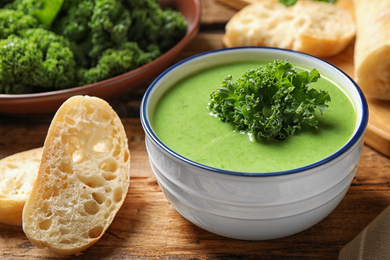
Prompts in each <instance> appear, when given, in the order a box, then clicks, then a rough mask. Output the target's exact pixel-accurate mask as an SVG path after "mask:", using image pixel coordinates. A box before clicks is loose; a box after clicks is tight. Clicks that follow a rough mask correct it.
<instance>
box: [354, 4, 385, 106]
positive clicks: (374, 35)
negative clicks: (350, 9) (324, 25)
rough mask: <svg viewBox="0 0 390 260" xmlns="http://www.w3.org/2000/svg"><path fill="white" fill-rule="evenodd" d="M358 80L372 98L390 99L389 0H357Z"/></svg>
mask: <svg viewBox="0 0 390 260" xmlns="http://www.w3.org/2000/svg"><path fill="white" fill-rule="evenodd" d="M355 12H356V13H355V17H356V23H357V36H356V42H355V54H354V63H355V80H356V82H357V84H358V85H359V86H360V87H361V89H362V90H363V92H364V94H365V95H366V96H367V97H370V98H376V99H382V100H390V1H388V0H387V1H382V0H372V1H363V0H356V1H355Z"/></svg>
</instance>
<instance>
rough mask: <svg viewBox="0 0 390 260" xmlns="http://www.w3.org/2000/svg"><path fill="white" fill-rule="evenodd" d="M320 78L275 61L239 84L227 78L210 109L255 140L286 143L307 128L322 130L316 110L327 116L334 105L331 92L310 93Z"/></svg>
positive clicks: (317, 74)
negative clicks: (277, 140) (311, 86)
mask: <svg viewBox="0 0 390 260" xmlns="http://www.w3.org/2000/svg"><path fill="white" fill-rule="evenodd" d="M319 78H320V74H319V73H318V71H317V70H315V69H313V70H312V71H311V72H310V73H309V72H307V71H302V72H297V71H296V70H295V68H294V67H293V66H292V65H291V64H290V63H289V62H288V61H279V60H275V61H274V62H272V63H269V64H267V65H266V66H264V67H260V68H259V69H250V70H248V71H246V72H245V73H244V74H243V75H242V76H241V78H239V79H238V80H237V81H233V80H232V76H231V75H229V76H227V77H226V78H225V79H224V80H223V82H222V86H221V87H220V88H218V89H216V90H215V91H213V93H211V96H210V103H209V109H210V111H211V112H212V113H213V114H214V115H215V116H216V117H218V118H219V119H220V120H221V121H223V122H229V123H232V124H233V125H234V127H235V129H236V130H237V131H242V132H246V133H248V134H250V135H251V136H252V138H253V139H255V140H261V139H262V138H265V139H269V138H275V139H280V140H283V139H286V138H287V137H289V136H291V135H293V134H294V132H295V131H297V130H299V129H301V128H302V126H304V125H306V126H309V127H314V128H317V127H318V119H317V117H316V116H315V111H316V108H317V109H319V111H320V112H321V114H323V113H324V112H325V110H326V108H327V107H328V105H327V104H326V103H327V102H329V101H330V96H329V94H328V92H326V91H319V90H316V89H314V88H310V89H309V85H310V84H311V83H314V82H316V81H317V80H318V79H319Z"/></svg>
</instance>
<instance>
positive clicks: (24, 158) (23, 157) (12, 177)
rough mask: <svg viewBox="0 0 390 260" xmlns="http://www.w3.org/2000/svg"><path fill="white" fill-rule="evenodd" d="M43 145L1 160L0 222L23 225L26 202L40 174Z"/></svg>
mask: <svg viewBox="0 0 390 260" xmlns="http://www.w3.org/2000/svg"><path fill="white" fill-rule="evenodd" d="M41 157H42V147H40V148H35V149H31V150H27V151H24V152H20V153H16V154H13V155H10V156H8V157H5V158H3V159H1V160H0V222H1V223H5V224H8V225H17V226H21V225H22V212H23V207H24V204H25V203H26V200H27V198H28V196H29V195H30V192H31V189H32V187H33V185H34V182H35V180H36V178H37V175H38V168H39V164H40V162H41Z"/></svg>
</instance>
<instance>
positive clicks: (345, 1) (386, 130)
mask: <svg viewBox="0 0 390 260" xmlns="http://www.w3.org/2000/svg"><path fill="white" fill-rule="evenodd" d="M217 1H218V2H220V3H222V4H225V5H227V6H230V7H232V8H234V9H236V10H240V9H242V8H243V7H245V6H247V5H249V4H252V3H255V2H258V1H261V0H217ZM275 1H276V0H275ZM353 1H354V0H338V1H337V3H336V5H338V6H340V7H342V8H345V9H346V10H348V11H350V12H351V13H352V15H353V16H354V4H353ZM353 50H354V48H353V43H352V44H351V46H349V47H348V48H347V50H346V51H344V52H342V53H341V54H340V55H337V56H335V57H331V58H327V59H326V60H327V61H329V62H331V63H333V64H334V65H336V66H338V67H339V68H340V69H342V70H344V71H345V72H346V73H347V74H348V75H349V76H350V77H352V78H353V74H354V67H353V66H354V65H353ZM368 107H369V122H368V127H367V131H366V133H365V136H364V141H365V143H366V144H367V145H369V146H371V147H372V148H374V149H375V150H377V151H378V152H380V153H382V154H384V155H386V156H389V157H390V101H389V102H387V101H379V100H370V99H369V100H368Z"/></svg>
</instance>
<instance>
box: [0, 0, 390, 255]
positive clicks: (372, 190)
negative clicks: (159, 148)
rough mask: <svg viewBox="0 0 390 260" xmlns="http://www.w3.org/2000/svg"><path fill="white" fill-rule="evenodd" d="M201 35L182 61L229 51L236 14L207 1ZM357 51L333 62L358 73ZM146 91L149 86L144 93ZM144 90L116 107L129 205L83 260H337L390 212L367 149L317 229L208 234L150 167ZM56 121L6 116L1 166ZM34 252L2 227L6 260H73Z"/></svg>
mask: <svg viewBox="0 0 390 260" xmlns="http://www.w3.org/2000/svg"><path fill="white" fill-rule="evenodd" d="M202 8H203V12H202V26H201V31H200V33H199V35H198V36H197V37H196V38H195V39H194V41H193V42H192V43H191V44H190V46H188V48H186V49H185V50H184V52H183V53H182V54H181V56H180V57H179V60H180V59H183V58H186V57H188V56H191V55H194V54H197V53H200V52H204V51H208V50H213V49H218V48H222V42H221V38H222V35H223V29H224V25H225V23H226V22H227V21H228V19H229V18H230V17H231V16H232V15H233V14H234V12H235V9H232V8H230V7H227V6H226V5H222V4H221V3H219V2H218V1H216V0H202ZM352 54H353V44H351V45H350V46H349V47H348V48H347V49H346V50H345V51H344V52H343V53H341V54H340V55H338V56H337V57H333V58H330V59H328V61H329V62H332V63H333V64H335V65H337V66H339V67H340V68H341V69H343V70H344V71H346V73H348V74H350V75H352V73H353V60H352ZM145 88H146V86H145ZM145 88H139V89H137V90H135V91H134V92H132V93H130V94H129V95H127V96H125V97H123V98H121V99H120V100H112V101H110V103H111V104H112V105H113V107H114V109H115V110H116V111H117V112H118V114H119V115H120V116H121V118H122V122H123V124H124V126H125V130H126V133H127V136H128V139H129V147H130V150H131V183H130V188H129V191H128V194H127V197H126V200H125V203H124V205H123V206H122V208H121V209H120V211H119V212H118V214H117V216H116V218H115V219H114V221H113V223H112V225H111V226H110V227H109V228H108V230H107V232H106V233H105V234H104V236H103V237H102V238H101V239H100V240H99V241H98V242H97V243H96V244H95V245H93V246H92V247H90V248H88V249H87V250H86V251H85V252H84V253H83V254H82V255H81V256H78V257H77V258H78V259H276V260H277V259H321V260H322V259H337V256H338V253H339V251H340V249H341V248H342V247H343V246H344V245H346V244H347V243H348V242H349V241H351V240H352V239H353V238H354V237H355V236H356V235H357V234H358V233H359V232H360V231H362V230H363V229H364V227H366V226H367V225H368V224H369V223H370V222H371V221H372V220H373V219H374V218H375V217H376V216H377V215H378V214H379V213H380V212H381V211H382V210H384V209H385V208H386V207H387V206H389V205H390V159H389V158H387V157H386V156H383V155H382V154H381V153H378V152H377V151H376V150H374V149H372V148H371V147H370V146H367V145H365V146H364V148H363V154H362V158H361V161H360V164H359V169H358V171H357V174H356V177H355V178H354V180H353V182H352V185H351V187H350V189H349V191H348V193H347V195H346V196H345V198H344V199H343V200H342V202H341V203H340V204H339V206H338V207H337V208H336V209H335V210H334V211H333V212H332V213H331V214H330V215H329V216H328V217H327V218H325V219H324V220H323V221H321V222H320V223H318V224H317V225H315V226H313V227H311V228H309V229H307V230H305V231H303V232H301V233H299V234H296V235H293V236H289V237H286V238H281V239H275V240H269V241H240V240H234V239H228V238H224V237H221V236H217V235H214V234H212V233H209V232H207V231H204V230H202V229H200V228H198V227H196V226H195V225H193V224H191V223H189V222H188V221H187V220H185V219H184V218H183V217H181V216H180V215H179V214H178V213H177V212H176V211H175V210H174V209H173V208H172V207H171V206H170V205H169V203H168V202H167V200H166V199H165V197H164V195H163V193H162V192H161V190H160V188H159V186H158V184H157V182H156V179H155V177H154V176H153V172H152V170H151V168H150V166H149V162H148V156H147V153H146V149H145V143H144V132H143V129H142V126H141V123H140V119H139V104H140V102H141V98H142V95H143V92H144V91H145ZM50 121H51V118H50V116H47V117H9V116H5V115H0V136H1V138H0V158H3V157H5V156H7V155H10V154H13V153H16V152H19V151H23V150H27V149H30V148H34V147H38V146H42V145H43V142H44V139H45V136H46V132H47V129H48V127H49V124H50ZM74 258H75V257H74V256H71V257H65V258H64V257H61V256H58V255H55V254H53V253H51V252H50V251H49V250H47V249H40V248H37V247H35V246H33V245H32V244H31V243H30V242H29V240H28V239H27V238H26V236H25V235H24V233H23V231H22V228H21V227H17V226H8V225H5V224H0V259H74Z"/></svg>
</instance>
